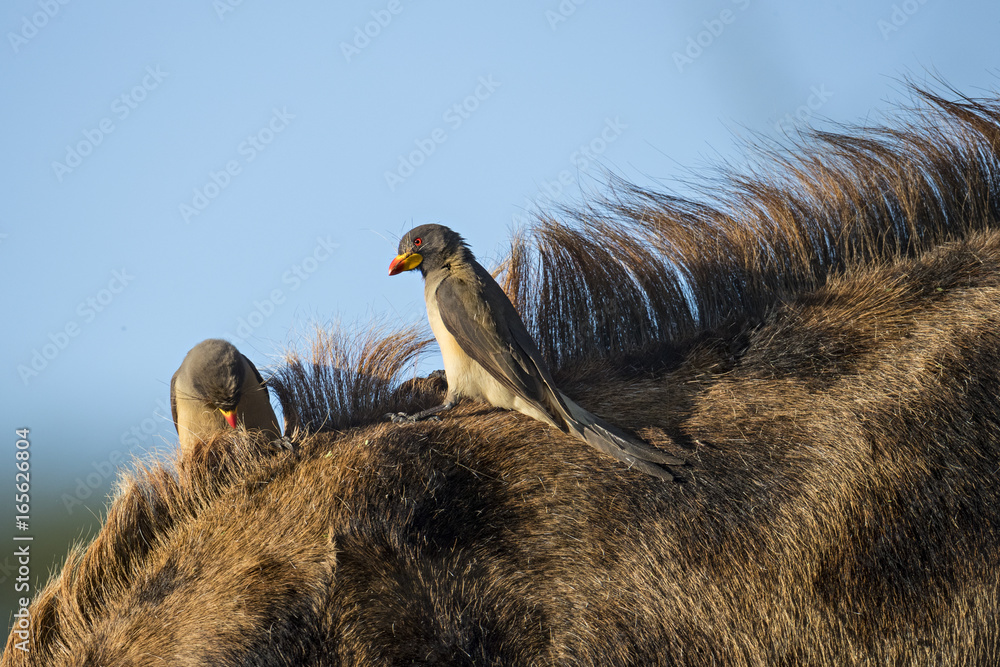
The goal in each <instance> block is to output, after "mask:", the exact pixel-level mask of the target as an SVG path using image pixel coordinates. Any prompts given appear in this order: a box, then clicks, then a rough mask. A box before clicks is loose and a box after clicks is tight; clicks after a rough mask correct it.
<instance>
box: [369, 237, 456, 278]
mask: <svg viewBox="0 0 1000 667" xmlns="http://www.w3.org/2000/svg"><path fill="white" fill-rule="evenodd" d="M461 252H466V253H467V252H468V246H466V245H465V241H464V240H463V239H462V237H461V236H459V235H458V234H457V233H455V232H453V231H452V230H451V229H449V228H447V227H445V226H444V225H420V226H419V227H414V228H413V229H411V230H410V231H409V232H407V233H406V235H405V236H404V237H403V238H402V239H400V241H399V250H398V253H399V254H398V255H396V259H394V260H392V263H391V264H389V275H390V276H394V275H396V274H397V273H402V272H403V271H412V270H413V269H416V268H419V269H420V271H421V273H423V274H424V275H425V276H426V275H427V272H428V271H431V270H433V269H436V268H438V267H440V266H444V265H445V264H447V263H448V262H449V261H450V260H451V259H452V258H453V257H455V255H456V254H458V253H461Z"/></svg>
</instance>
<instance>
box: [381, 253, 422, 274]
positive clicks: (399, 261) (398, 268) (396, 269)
mask: <svg viewBox="0 0 1000 667" xmlns="http://www.w3.org/2000/svg"><path fill="white" fill-rule="evenodd" d="M422 261H424V258H423V256H421V255H420V253H416V252H408V253H406V254H405V255H396V259H394V260H392V264H390V265H389V275H390V276H394V275H396V274H397V273H402V272H403V271H412V270H413V269H415V268H417V267H418V266H420V262H422Z"/></svg>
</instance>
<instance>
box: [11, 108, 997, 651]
mask: <svg viewBox="0 0 1000 667" xmlns="http://www.w3.org/2000/svg"><path fill="white" fill-rule="evenodd" d="M926 99H927V100H928V101H929V102H930V104H931V105H934V106H935V107H936V108H937V111H933V110H931V109H927V110H925V111H924V122H923V125H922V126H918V127H910V128H897V129H894V130H885V131H882V132H866V133H864V134H859V135H823V136H821V137H819V139H818V143H817V144H815V145H813V146H809V147H802V148H801V152H800V154H799V155H800V157H798V158H795V157H791V156H788V155H786V156H784V157H781V158H779V162H780V164H781V165H782V166H783V169H784V171H783V172H782V174H783V175H781V176H780V177H779V175H777V174H778V173H779V172H778V171H774V170H772V171H768V172H764V173H763V174H757V175H755V176H754V177H752V178H739V177H733V178H731V179H730V183H731V185H730V186H729V190H730V191H731V192H732V194H731V195H729V196H728V197H726V198H724V199H723V201H721V202H719V204H718V205H717V206H715V207H709V206H707V205H702V204H696V203H693V202H688V201H681V200H676V199H672V198H669V197H666V196H662V195H656V194H653V193H649V192H645V191H639V190H635V189H631V190H625V191H624V192H622V194H621V196H619V197H618V198H615V199H611V200H609V201H608V202H605V203H604V204H603V205H601V206H597V207H595V208H592V209H590V210H587V211H585V212H584V213H582V214H581V215H580V216H579V219H578V220H577V221H576V224H575V225H573V226H563V225H558V224H556V223H554V222H552V221H546V222H543V223H542V224H541V225H540V227H539V229H538V230H537V231H536V235H535V238H536V239H537V243H538V247H537V250H536V252H534V253H532V252H530V251H529V250H528V249H527V248H526V247H525V246H523V245H518V246H515V248H514V252H513V253H512V260H511V262H510V263H509V264H508V267H507V269H508V270H507V272H506V273H505V278H506V288H507V290H508V293H510V294H512V295H513V297H514V299H515V302H516V303H517V304H518V306H519V307H520V309H521V311H522V312H523V313H524V314H525V320H526V322H527V323H528V324H529V326H530V327H532V328H533V329H534V333H535V334H536V335H537V336H538V339H539V344H540V347H541V348H542V349H543V350H544V351H545V353H546V354H547V355H548V356H549V358H550V359H551V360H552V361H553V366H554V367H556V368H558V378H557V380H558V382H559V383H560V386H561V387H563V388H564V390H565V391H566V393H567V394H569V395H571V396H573V397H574V399H575V400H578V402H579V403H580V404H581V405H583V406H584V407H586V409H588V410H592V411H594V412H596V413H598V414H602V415H606V416H607V417H608V418H609V419H611V420H612V421H614V422H615V423H619V424H622V425H623V426H625V427H627V428H630V429H633V430H636V431H637V432H638V433H639V434H640V435H641V436H642V437H643V438H644V439H647V440H649V441H652V442H658V443H666V442H668V441H672V446H674V447H686V448H687V449H688V454H687V456H688V458H689V460H690V461H691V463H692V465H691V466H690V467H689V468H686V469H684V473H685V482H684V483H680V484H664V483H662V482H660V481H658V480H654V479H651V478H649V477H646V476H644V475H642V474H639V473H634V472H631V471H628V470H626V469H624V468H623V466H621V465H620V464H618V463H617V462H614V461H611V460H609V459H607V458H606V457H602V456H600V455H598V454H596V453H594V452H593V451H591V450H590V449H589V448H587V447H582V446H580V443H579V442H577V441H575V440H573V439H572V438H570V437H568V436H565V435H563V434H561V433H558V432H556V431H554V430H553V429H550V428H547V427H546V426H544V425H543V424H540V423H538V422H535V421H533V420H531V419H529V418H526V417H523V416H521V415H518V414H516V413H510V412H504V411H496V410H491V409H489V408H488V407H487V406H485V405H482V404H475V403H466V404H463V405H461V406H459V407H458V408H456V409H455V410H453V411H452V412H451V413H449V415H448V416H447V418H445V419H444V420H442V421H440V422H423V423H418V424H414V425H407V426H396V425H392V424H385V423H370V422H369V423H367V424H366V423H361V422H355V421H351V419H350V418H345V419H346V421H343V422H337V426H336V428H337V429H338V430H336V431H332V432H325V433H314V434H312V435H307V436H302V435H300V436H299V437H298V451H297V452H296V453H294V454H293V453H288V452H281V453H277V454H275V453H274V452H273V450H269V449H267V445H266V443H261V442H258V441H256V440H253V439H249V440H241V439H240V437H242V436H240V435H239V434H227V435H226V436H225V437H224V438H223V439H221V440H220V441H219V442H218V443H216V446H215V447H213V448H211V449H209V450H208V451H206V452H204V453H202V455H201V457H200V458H197V459H195V458H182V459H180V460H179V461H178V463H177V466H176V470H171V469H170V468H168V467H164V466H160V465H156V466H152V467H150V468H148V469H145V470H140V471H138V472H136V473H134V474H132V475H130V476H128V477H126V478H125V479H124V480H123V481H122V484H121V488H120V490H119V492H118V494H117V495H116V497H115V499H114V501H113V503H112V505H111V507H110V509H109V514H108V518H107V521H106V522H105V526H104V528H103V530H102V531H101V532H100V534H99V535H98V536H97V538H96V539H95V540H94V542H93V543H92V544H91V545H90V546H89V547H87V548H86V549H85V550H77V551H74V552H73V553H71V554H70V556H69V558H68V560H67V563H66V565H65V567H64V568H63V571H62V573H61V574H60V575H58V576H57V577H56V578H55V579H54V580H53V581H52V582H50V584H49V585H48V586H47V587H46V588H45V589H44V590H43V591H42V593H40V594H39V596H38V598H37V599H36V600H35V602H34V604H33V605H32V608H31V609H32V615H33V624H34V628H35V630H36V633H37V634H36V637H35V642H34V644H33V646H32V651H31V652H30V653H28V654H23V653H21V652H20V651H17V650H13V648H12V641H11V640H9V641H8V645H7V651H6V653H5V654H4V660H3V664H4V665H47V666H52V667H61V666H70V665H74V666H76V665H115V666H122V667H131V666H139V665H161V664H169V665H315V666H320V665H323V666H327V665H329V666H334V665H337V666H339V665H407V664H450V665H565V664H579V665H713V664H716V665H789V666H792V665H939V664H947V665H959V664H970V665H994V664H998V662H1000V623H998V621H1000V618H998V616H1000V611H998V610H1000V600H998V596H1000V566H998V563H1000V512H998V511H997V508H998V507H1000V485H998V484H997V472H998V469H1000V398H998V397H1000V326H998V325H1000V103H997V102H975V101H972V100H964V101H963V102H961V103H951V102H946V101H944V100H942V99H940V98H938V97H935V96H931V95H927V96H926ZM782 179H783V180H782ZM619 191H620V192H621V190H619ZM584 266H585V267H586V268H587V270H586V271H582V270H580V269H581V268H582V267H584ZM612 294H613V295H614V298H613V299H612V298H610V295H612ZM624 323H628V326H624ZM383 344H384V345H388V346H389V348H392V345H391V344H389V343H383ZM378 345H379V343H377V342H374V341H373V342H371V343H368V344H366V345H365V346H364V347H365V349H376V348H377V347H378ZM412 345H413V339H412V338H405V339H404V341H403V343H402V344H401V348H400V350H401V353H400V354H398V355H395V356H393V355H388V356H381V357H378V358H379V359H382V360H383V361H384V363H382V364H381V366H380V365H379V363H376V364H375V366H376V368H365V367H364V362H359V361H358V359H359V358H358V357H355V363H354V364H353V366H352V367H351V368H350V369H342V370H343V372H344V373H346V374H347V375H345V376H344V377H345V378H348V379H350V378H357V377H363V378H368V379H369V380H370V379H371V378H379V380H377V381H375V382H376V384H377V387H375V386H373V385H367V384H364V382H359V384H357V385H356V386H358V387H362V386H363V387H365V388H364V389H363V391H365V392H371V391H377V392H379V393H378V394H377V395H379V396H383V397H385V406H386V409H385V411H388V410H389V409H395V408H394V407H391V406H393V405H397V404H399V402H400V401H402V402H405V401H409V400H414V401H416V402H418V403H419V402H421V401H425V404H431V403H433V402H434V399H435V398H438V397H433V396H431V397H430V400H426V397H424V398H421V396H423V395H424V394H423V393H422V392H426V391H427V387H424V386H422V385H421V383H415V384H414V385H412V386H410V387H409V388H408V390H407V391H404V392H403V393H402V394H398V393H397V394H395V395H392V394H390V393H389V391H390V390H391V388H392V387H393V386H394V383H395V382H396V381H397V378H398V377H399V371H400V368H401V364H399V363H397V362H398V361H399V360H400V359H407V358H408V356H407V352H406V350H408V349H412V348H411V347H409V346H412ZM372 346H375V347H374V348H373V347H372ZM326 347H327V348H328V349H329V347H330V346H329V345H326ZM334 347H336V346H335V345H334ZM321 356H322V355H321ZM362 356H364V355H362ZM376 356H378V355H376ZM364 358H366V359H368V358H371V357H364ZM326 363H329V361H328V360H327V361H323V362H321V364H320V365H323V364H326ZM300 377H301V376H300ZM294 378H295V376H294V374H293V375H291V376H287V377H286V384H289V383H290V386H289V387H286V389H285V390H286V393H285V394H279V395H281V396H282V398H283V399H285V398H286V397H290V396H294V395H296V394H294V393H293V392H294V391H296V390H307V389H308V388H309V387H308V385H309V384H310V382H311V380H309V379H308V378H302V379H301V382H302V383H304V384H305V385H306V386H304V387H303V386H299V387H296V386H295V383H296V382H299V380H296V379H294ZM369 380H365V382H367V381H369ZM352 382H354V380H350V381H349V382H348V384H347V385H344V386H355V385H352V384H351V383H352ZM303 395H304V394H303ZM414 397H416V398H414ZM297 400H299V399H297ZM310 400H312V401H313V402H312V403H309V404H308V405H306V406H305V407H298V408H295V407H293V408H292V409H293V410H295V409H298V410H299V414H300V415H301V414H304V415H306V416H305V417H300V419H299V422H300V424H306V425H312V426H313V428H315V427H316V424H317V419H319V418H317V417H316V415H322V419H319V421H322V420H323V419H326V420H327V422H328V424H327V427H330V426H331V425H333V424H334V422H336V420H337V419H340V417H337V416H336V415H333V416H332V417H331V418H330V419H327V416H328V414H331V413H332V412H336V410H335V411H332V412H331V411H330V410H329V405H331V404H332V403H327V402H326V401H327V400H328V399H327V398H324V396H323V395H319V397H318V398H314V399H310ZM306 403H308V402H306ZM365 405H366V406H368V407H366V408H365V410H368V412H366V413H365V414H375V413H377V412H379V411H380V410H382V408H380V407H378V406H377V405H375V404H369V403H366V404H365ZM285 409H286V412H288V411H289V408H288V407H286V408H285ZM340 409H341V408H337V410H340ZM309 415H312V416H309ZM331 420H332V421H331Z"/></svg>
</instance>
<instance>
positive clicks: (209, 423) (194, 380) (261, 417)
mask: <svg viewBox="0 0 1000 667" xmlns="http://www.w3.org/2000/svg"><path fill="white" fill-rule="evenodd" d="M170 410H171V412H172V413H173V417H174V426H175V427H176V428H177V435H178V436H179V437H180V443H181V449H182V450H184V451H189V450H191V449H193V448H195V447H199V446H201V445H202V444H203V443H206V442H208V440H209V439H210V438H211V437H212V436H213V435H214V434H216V433H218V432H219V431H223V430H225V429H226V428H236V427H237V425H240V424H242V425H243V426H245V427H246V428H248V429H259V430H261V431H264V432H265V433H266V434H267V435H269V436H270V437H273V438H275V439H278V438H280V437H281V430H280V429H279V427H278V418H277V417H276V416H275V414H274V409H273V408H271V401H270V395H269V394H268V391H267V387H266V386H265V385H264V378H262V377H261V375H260V372H259V371H258V370H257V367H256V366H254V365H253V362H251V361H250V360H249V359H247V358H246V357H245V356H243V355H242V354H241V353H240V351H239V350H237V349H236V346H235V345H233V344H232V343H230V342H228V341H224V340H220V339H217V338H210V339H208V340H203V341H202V342H200V343H198V344H197V345H195V346H194V347H193V348H191V350H190V351H189V352H188V353H187V356H186V357H184V361H183V362H181V366H180V368H178V369H177V372H176V373H174V376H173V377H172V378H171V379H170Z"/></svg>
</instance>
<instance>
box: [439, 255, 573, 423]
mask: <svg viewBox="0 0 1000 667" xmlns="http://www.w3.org/2000/svg"><path fill="white" fill-rule="evenodd" d="M472 268H473V270H474V272H475V277H476V283H478V285H476V284H472V283H471V282H470V281H469V280H465V279H463V278H461V277H458V276H455V275H451V276H448V277H447V278H445V279H444V280H442V281H441V284H440V285H438V288H437V290H436V292H435V296H436V298H437V300H438V312H439V313H440V316H441V321H442V322H443V323H444V326H445V328H446V329H448V332H449V333H450V334H451V335H452V336H454V337H455V340H456V341H457V342H458V344H459V346H460V347H461V348H462V350H463V351H464V352H465V353H466V354H467V355H469V356H470V357H471V358H472V359H474V360H475V361H476V362H478V363H479V365H481V366H482V367H483V368H484V369H486V371H487V372H488V373H489V374H490V375H491V376H493V378H494V379H495V380H496V381H497V382H499V383H500V384H502V385H503V386H504V387H506V388H507V389H510V390H511V391H512V392H514V393H516V394H517V395H519V396H521V397H523V398H526V399H529V400H532V401H535V402H536V403H539V404H540V405H541V406H542V407H545V409H546V411H547V412H549V413H553V412H556V411H558V410H559V409H560V408H561V409H562V411H563V412H565V411H566V408H565V406H564V405H562V400H561V399H560V397H559V393H558V392H557V391H556V390H555V382H553V380H552V377H551V376H550V375H549V371H548V368H547V366H546V365H545V362H544V360H543V359H542V354H541V352H540V351H539V350H538V346H537V345H536V344H535V341H534V340H533V339H532V338H531V334H529V333H528V330H527V329H526V328H525V326H524V322H523V321H522V320H521V316H520V315H519V314H518V313H517V310H516V309H515V308H514V306H513V305H512V304H511V302H510V299H508V298H507V295H506V294H505V293H504V291H503V290H502V289H501V288H500V286H499V285H497V283H496V281H495V280H493V277H492V276H491V275H490V274H489V273H488V272H487V271H486V269H484V268H482V267H481V266H479V265H478V264H477V265H474V266H473V267H472ZM553 403H555V405H552V404H553ZM550 406H551V407H550Z"/></svg>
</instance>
